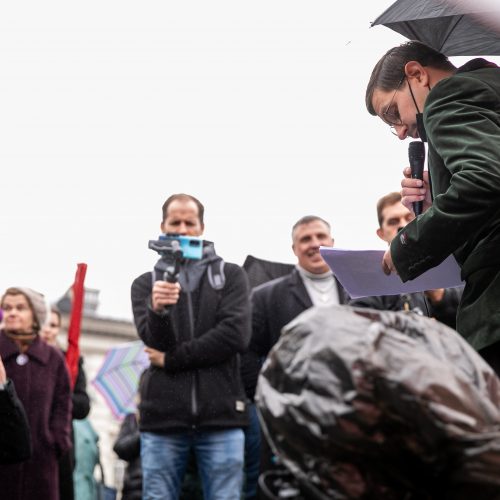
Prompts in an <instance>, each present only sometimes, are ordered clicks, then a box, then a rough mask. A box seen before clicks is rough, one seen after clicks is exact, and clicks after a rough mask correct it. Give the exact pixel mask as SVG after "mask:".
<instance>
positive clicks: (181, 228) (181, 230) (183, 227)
mask: <svg viewBox="0 0 500 500" xmlns="http://www.w3.org/2000/svg"><path fill="white" fill-rule="evenodd" d="M179 234H180V235H181V236H186V234H187V226H186V224H185V223H184V222H181V223H180V224H179Z"/></svg>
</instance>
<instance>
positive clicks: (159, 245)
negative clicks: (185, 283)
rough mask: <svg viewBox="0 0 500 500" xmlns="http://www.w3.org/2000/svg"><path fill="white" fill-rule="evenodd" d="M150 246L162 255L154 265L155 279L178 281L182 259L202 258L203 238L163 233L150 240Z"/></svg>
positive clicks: (170, 281)
mask: <svg viewBox="0 0 500 500" xmlns="http://www.w3.org/2000/svg"><path fill="white" fill-rule="evenodd" d="M148 248H150V249H151V250H154V251H155V252H158V253H159V254H160V255H161V257H160V260H159V261H158V262H157V263H156V265H155V267H154V271H153V272H154V280H155V281H158V280H164V281H168V282H169V283H176V282H177V279H178V276H179V266H180V262H181V259H193V260H199V259H201V257H202V255H203V240H202V239H201V238H196V237H194V236H181V235H179V234H172V233H167V234H161V235H160V236H159V238H158V239H157V240H149V244H148Z"/></svg>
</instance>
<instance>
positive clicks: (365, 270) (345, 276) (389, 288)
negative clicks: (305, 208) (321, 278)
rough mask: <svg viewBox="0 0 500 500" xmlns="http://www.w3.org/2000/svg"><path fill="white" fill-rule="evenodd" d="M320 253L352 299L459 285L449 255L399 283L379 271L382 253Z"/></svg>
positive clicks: (332, 250) (457, 272) (327, 249)
mask: <svg viewBox="0 0 500 500" xmlns="http://www.w3.org/2000/svg"><path fill="white" fill-rule="evenodd" d="M320 253H321V255H322V257H323V259H325V261H326V263H327V264H328V265H329V266H330V269H331V270H332V271H333V273H334V274H335V276H336V277H337V279H338V280H339V281H340V283H341V284H342V286H343V287H344V288H345V290H346V291H347V293H348V294H349V295H350V296H351V298H353V299H357V298H359V297H370V296H374V295H399V294H401V293H413V292H423V291H424V290H434V289H436V288H454V287H457V286H461V285H463V282H462V280H461V279H460V267H459V266H458V264H457V261H456V260H455V258H454V257H453V255H450V256H449V257H448V258H447V259H446V260H444V261H443V262H442V263H441V264H440V265H439V266H436V267H434V268H433V269H429V270H428V271H426V272H425V273H424V274H422V275H420V276H419V277H418V278H415V279H414V280H411V281H407V282H406V283H403V282H402V281H401V279H400V278H399V276H398V275H397V274H391V275H390V276H387V275H385V274H384V272H383V271H382V257H383V256H384V251H383V250H340V249H338V248H331V247H321V248H320Z"/></svg>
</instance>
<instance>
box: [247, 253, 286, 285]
mask: <svg viewBox="0 0 500 500" xmlns="http://www.w3.org/2000/svg"><path fill="white" fill-rule="evenodd" d="M294 267H295V266H294V264H285V263H283V262H272V261H270V260H264V259H259V258H257V257H254V256H253V255H247V258H246V259H245V262H244V263H243V269H244V270H245V271H246V272H247V275H248V280H249V281H250V286H251V287H252V288H254V287H256V286H258V285H261V284H262V283H266V282H267V281H271V280H273V279H275V278H281V276H285V275H287V274H290V273H291V272H292V270H293V268H294Z"/></svg>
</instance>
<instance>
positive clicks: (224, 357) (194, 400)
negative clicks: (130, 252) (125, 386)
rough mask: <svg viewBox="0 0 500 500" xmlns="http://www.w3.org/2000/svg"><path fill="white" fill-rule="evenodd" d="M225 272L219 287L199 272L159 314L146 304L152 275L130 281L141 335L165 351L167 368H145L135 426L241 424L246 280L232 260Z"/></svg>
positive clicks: (148, 428)
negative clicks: (189, 286)
mask: <svg viewBox="0 0 500 500" xmlns="http://www.w3.org/2000/svg"><path fill="white" fill-rule="evenodd" d="M215 258H216V259H219V258H218V257H215ZM212 260H213V259H212ZM219 260H220V259H219ZM194 265H199V264H192V261H188V262H187V263H183V264H182V266H183V269H184V272H186V273H187V274H188V276H189V275H190V274H191V271H192V268H191V267H190V266H194ZM181 272H182V271H181ZM224 274H225V285H224V287H223V288H222V289H221V290H215V289H214V288H213V287H212V286H211V284H210V282H209V279H208V275H207V270H206V269H205V272H204V273H203V274H202V275H201V278H200V281H199V283H198V285H197V287H196V289H194V290H193V291H192V292H187V291H185V290H182V291H181V295H180V298H179V301H178V303H177V304H176V305H175V306H173V307H171V308H169V309H168V310H166V312H165V313H164V314H157V313H155V312H154V311H153V310H152V309H151V307H150V303H151V298H150V296H151V288H152V276H151V273H145V274H143V275H141V276H139V277H138V278H137V279H136V280H135V281H134V282H133V284H132V291H131V293H132V308H133V313H134V321H135V325H136V328H137V331H138V333H139V336H140V337H141V339H142V340H143V342H144V343H145V344H146V345H148V346H151V347H153V348H155V349H158V350H160V351H163V352H165V353H166V354H165V367H164V368H157V367H150V368H148V369H147V370H146V372H145V374H144V378H143V381H142V383H141V403H140V405H139V409H140V415H141V418H140V429H141V431H146V432H169V431H182V430H187V429H193V428H200V429H216V428H219V429H224V428H237V427H242V426H245V425H247V414H246V407H245V395H244V392H243V388H242V383H241V379H240V375H239V366H240V361H239V353H241V352H243V351H244V350H245V348H246V347H247V345H248V341H249V339H250V303H249V289H248V281H247V277H246V275H245V273H244V271H243V270H242V269H241V268H240V267H239V266H237V265H235V264H229V263H225V265H224Z"/></svg>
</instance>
